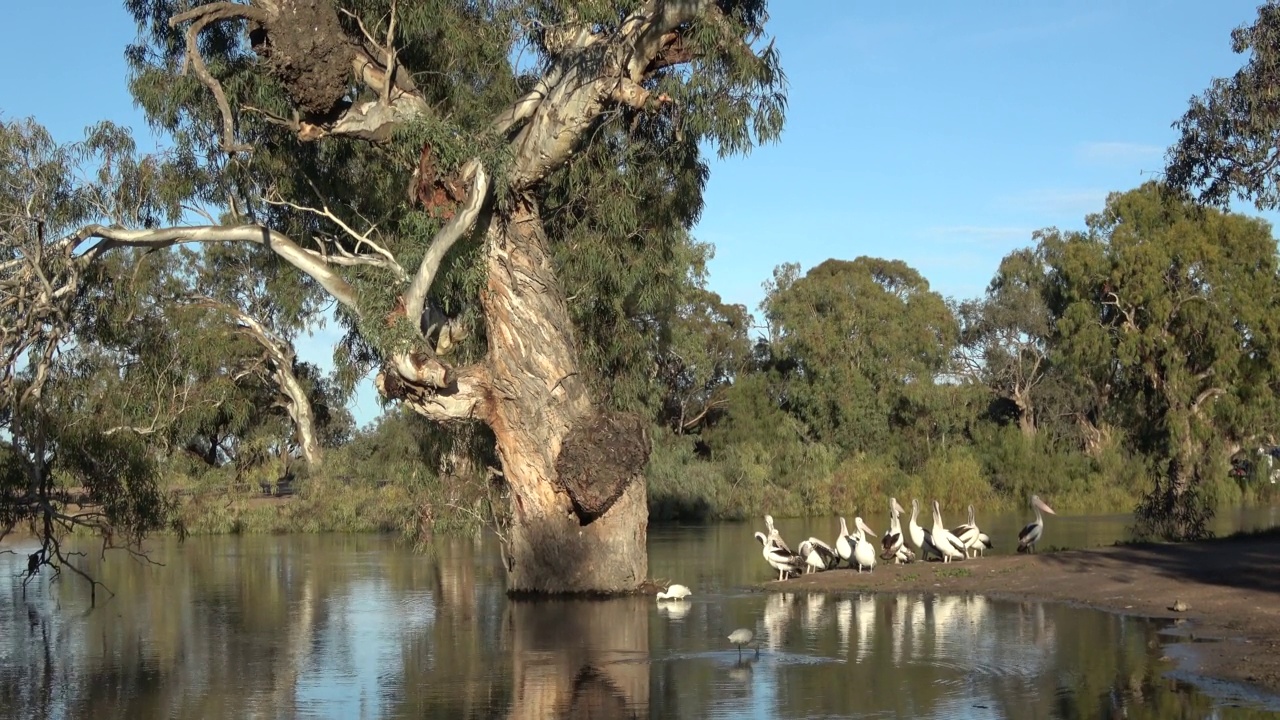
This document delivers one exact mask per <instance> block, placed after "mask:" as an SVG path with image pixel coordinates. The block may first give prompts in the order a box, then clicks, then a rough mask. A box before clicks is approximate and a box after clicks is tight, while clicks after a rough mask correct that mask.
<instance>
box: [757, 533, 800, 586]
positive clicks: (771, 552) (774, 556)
mask: <svg viewBox="0 0 1280 720" xmlns="http://www.w3.org/2000/svg"><path fill="white" fill-rule="evenodd" d="M756 539H757V540H759V541H760V544H761V545H762V546H764V549H763V550H762V551H761V553H762V554H763V555H764V560H765V562H767V563H769V565H770V566H772V567H773V569H774V570H777V571H778V579H779V580H784V579H786V577H787V575H788V574H790V573H793V572H794V573H798V572H800V570H801V569H802V568H803V567H804V560H802V559H801V558H800V556H799V555H796V554H795V553H793V552H791V551H790V550H786V549H784V548H781V547H778V546H777V545H775V544H774V543H773V539H772V538H768V537H765V534H764V533H762V532H757V533H756Z"/></svg>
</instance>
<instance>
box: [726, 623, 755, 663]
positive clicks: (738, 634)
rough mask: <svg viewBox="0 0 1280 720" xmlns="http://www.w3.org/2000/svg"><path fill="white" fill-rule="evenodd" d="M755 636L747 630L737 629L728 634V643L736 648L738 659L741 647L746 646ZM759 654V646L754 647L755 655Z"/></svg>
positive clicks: (740, 655) (740, 654)
mask: <svg viewBox="0 0 1280 720" xmlns="http://www.w3.org/2000/svg"><path fill="white" fill-rule="evenodd" d="M755 636H756V634H755V633H753V632H751V630H750V629H749V628H738V629H737V630H734V631H733V632H731V633H729V642H731V643H733V644H734V645H737V646H738V657H742V646H743V645H747V644H749V643H750V642H751V640H752V639H753V638H755ZM759 654H760V646H759V645H756V655H759Z"/></svg>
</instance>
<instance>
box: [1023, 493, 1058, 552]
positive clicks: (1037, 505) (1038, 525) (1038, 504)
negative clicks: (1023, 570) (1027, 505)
mask: <svg viewBox="0 0 1280 720" xmlns="http://www.w3.org/2000/svg"><path fill="white" fill-rule="evenodd" d="M1031 507H1032V508H1034V509H1035V511H1036V519H1035V520H1033V521H1031V524H1030V525H1027V526H1026V527H1024V528H1022V530H1021V531H1020V532H1019V533H1018V552H1020V553H1021V552H1035V551H1036V541H1037V540H1039V539H1040V536H1041V535H1044V516H1043V515H1041V514H1040V511H1041V510H1043V511H1045V512H1047V513H1049V514H1050V515H1057V514H1058V513H1056V512H1054V511H1053V508H1051V507H1049V506H1048V505H1046V504H1045V503H1044V501H1043V500H1041V499H1040V496H1039V495H1032V496H1031Z"/></svg>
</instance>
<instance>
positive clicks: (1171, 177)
mask: <svg viewBox="0 0 1280 720" xmlns="http://www.w3.org/2000/svg"><path fill="white" fill-rule="evenodd" d="M1231 49H1232V51H1234V52H1236V53H1239V54H1247V56H1248V60H1247V61H1246V63H1245V65H1244V67H1242V68H1241V69H1240V70H1238V71H1237V72H1236V73H1235V74H1234V75H1233V76H1231V77H1229V78H1218V79H1215V80H1214V81H1213V82H1212V84H1211V85H1210V86H1209V88H1208V89H1207V90H1205V92H1204V93H1202V94H1200V95H1197V96H1195V97H1193V98H1191V102H1190V107H1189V108H1188V109H1187V112H1186V113H1185V114H1184V115H1183V116H1182V117H1181V118H1179V119H1178V121H1177V122H1176V123H1174V127H1175V128H1177V129H1178V131H1179V133H1180V135H1179V138H1178V141H1177V142H1176V143H1175V144H1174V146H1173V147H1172V148H1170V150H1169V158H1168V168H1167V169H1166V172H1165V174H1166V180H1167V182H1168V183H1169V184H1170V185H1172V186H1173V187H1176V188H1179V189H1180V190H1184V191H1189V192H1192V193H1195V194H1197V195H1198V196H1199V198H1200V199H1201V200H1202V201H1204V202H1206V203H1209V204H1212V205H1217V206H1222V207H1225V206H1226V205H1227V204H1228V203H1229V202H1230V201H1231V199H1232V197H1234V196H1237V195H1238V196H1241V197H1244V198H1245V199H1248V200H1251V201H1253V202H1254V203H1255V204H1256V205H1257V206H1258V207H1259V208H1275V207H1276V206H1277V204H1280V185H1278V184H1277V180H1278V179H1280V169H1277V165H1276V162H1275V153H1276V144H1277V140H1278V139H1280V93H1277V89H1280V3H1276V2H1275V1H1274V0H1267V1H1266V2H1264V3H1262V4H1261V5H1259V6H1258V17H1257V19H1256V20H1254V22H1253V23H1252V24H1249V25H1242V26H1240V27H1238V28H1236V29H1235V30H1233V31H1232V33H1231Z"/></svg>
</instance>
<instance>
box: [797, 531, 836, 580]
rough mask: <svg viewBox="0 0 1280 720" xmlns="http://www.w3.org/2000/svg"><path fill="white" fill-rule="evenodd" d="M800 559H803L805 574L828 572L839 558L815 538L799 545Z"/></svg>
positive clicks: (833, 551)
mask: <svg viewBox="0 0 1280 720" xmlns="http://www.w3.org/2000/svg"><path fill="white" fill-rule="evenodd" d="M799 554H800V557H801V558H803V559H804V564H805V569H804V571H805V574H808V573H811V572H813V571H815V570H817V571H819V572H821V571H823V570H830V569H832V568H834V567H835V566H836V565H837V564H839V562H840V556H839V555H837V554H836V551H835V550H832V549H831V546H830V545H828V544H826V543H825V542H823V541H821V540H819V539H818V538H816V537H811V538H809V539H808V540H805V541H804V542H802V543H800V553H799Z"/></svg>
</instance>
